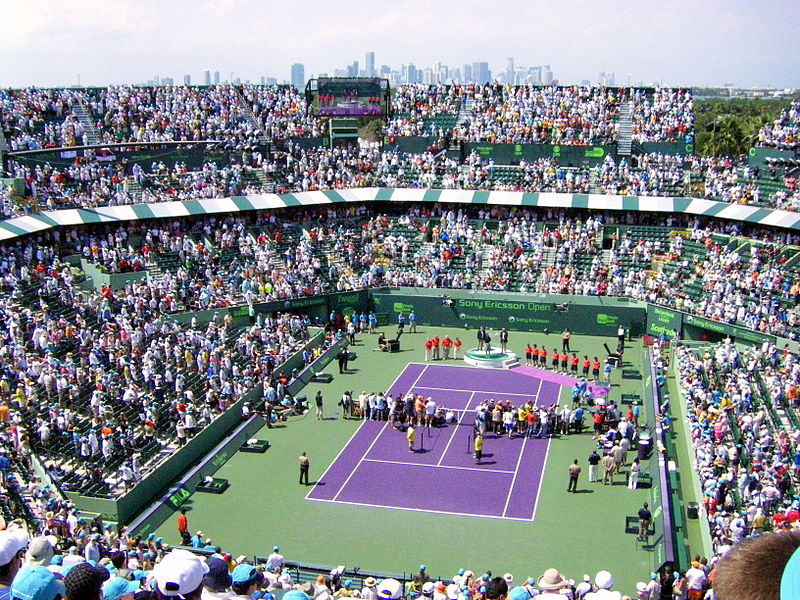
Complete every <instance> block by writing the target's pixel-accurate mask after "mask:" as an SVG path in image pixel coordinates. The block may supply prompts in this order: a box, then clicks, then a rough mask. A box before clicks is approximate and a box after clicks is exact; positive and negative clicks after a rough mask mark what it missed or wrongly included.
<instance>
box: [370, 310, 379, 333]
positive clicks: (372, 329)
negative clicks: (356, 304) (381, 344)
mask: <svg viewBox="0 0 800 600" xmlns="http://www.w3.org/2000/svg"><path fill="white" fill-rule="evenodd" d="M368 319H369V332H370V333H375V328H376V327H377V326H378V315H376V314H375V313H374V312H371V313H369V317H368Z"/></svg>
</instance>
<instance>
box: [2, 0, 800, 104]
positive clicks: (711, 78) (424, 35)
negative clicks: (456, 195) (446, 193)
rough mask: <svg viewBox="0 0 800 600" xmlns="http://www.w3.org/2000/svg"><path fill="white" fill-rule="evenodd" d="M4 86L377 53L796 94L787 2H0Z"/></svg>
mask: <svg viewBox="0 0 800 600" xmlns="http://www.w3.org/2000/svg"><path fill="white" fill-rule="evenodd" d="M0 14H2V15H3V23H4V26H3V35H2V36H0V87H20V86H27V85H38V86H64V85H72V84H75V83H76V82H77V81H78V76H80V82H81V83H82V84H84V85H105V84H109V83H132V82H142V81H146V80H148V79H152V78H153V76H154V75H159V76H162V77H163V76H171V77H174V78H175V80H176V81H177V82H181V81H182V78H183V75H184V74H191V76H192V81H193V82H194V83H199V82H201V80H202V74H203V71H204V70H205V69H210V70H212V71H215V70H219V71H220V72H221V74H222V77H223V79H227V78H228V77H230V74H231V73H233V74H234V77H239V78H241V79H242V80H243V81H244V80H245V79H251V80H253V81H257V80H258V79H259V77H260V76H262V75H266V76H268V77H269V76H271V77H277V78H278V80H279V81H280V80H288V78H289V69H290V66H291V64H292V63H294V62H301V63H304V64H305V66H306V75H307V76H309V75H311V74H317V73H320V72H328V73H331V74H332V72H333V70H334V69H335V68H342V67H343V66H344V65H346V64H347V63H350V62H352V61H353V60H358V61H359V62H360V63H361V64H362V65H363V62H364V53H365V52H366V51H367V50H372V51H374V52H375V54H376V64H377V66H380V65H382V64H388V65H391V66H393V67H398V66H399V65H400V64H402V63H407V62H412V63H414V64H415V65H416V66H417V68H423V67H425V66H430V65H432V64H433V63H434V62H435V61H441V62H442V63H445V64H447V65H449V66H451V67H460V66H461V65H463V64H464V63H472V62H475V61H488V62H489V63H490V68H491V69H492V70H493V72H495V73H497V72H499V71H500V70H501V69H504V68H505V65H506V58H507V57H509V56H513V57H514V58H515V61H516V64H517V65H525V66H532V65H543V64H549V65H551V68H552V70H553V72H554V73H555V75H556V77H557V78H558V79H559V80H560V81H561V82H562V83H578V82H580V81H581V80H583V79H588V80H590V81H592V82H595V81H596V79H597V75H598V73H599V72H601V71H613V72H615V73H616V79H617V83H623V84H624V83H625V82H626V80H627V74H628V73H630V74H631V79H632V81H633V82H636V81H645V82H650V81H653V80H656V79H659V80H661V81H663V82H664V84H666V85H672V86H689V85H722V84H725V83H732V84H735V85H737V86H741V87H751V86H770V87H777V88H785V87H795V88H800V43H798V41H797V37H796V34H793V31H792V28H793V27H794V28H796V26H797V23H800V2H798V1H788V0H760V1H744V0H695V1H683V0H680V1H678V0H676V1H672V0H665V1H662V2H650V1H645V0H641V1H639V2H635V1H627V0H594V1H592V0H561V1H559V0H552V1H551V0H528V1H524V2H523V1H517V0H507V1H505V2H486V1H478V0H459V1H451V0H426V1H425V2H420V1H418V0H396V1H392V2H387V1H385V0H371V1H369V0H327V1H325V2H323V1H319V0H297V1H295V2H275V1H274V0H195V1H186V0H160V1H159V0H104V1H103V2H98V1H96V0H70V1H69V2H63V1H59V2H56V1H55V0H0Z"/></svg>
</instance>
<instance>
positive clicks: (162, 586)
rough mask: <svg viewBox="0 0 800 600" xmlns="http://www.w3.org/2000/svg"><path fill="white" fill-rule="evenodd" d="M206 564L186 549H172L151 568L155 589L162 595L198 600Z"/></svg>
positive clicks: (184, 599) (205, 572)
mask: <svg viewBox="0 0 800 600" xmlns="http://www.w3.org/2000/svg"><path fill="white" fill-rule="evenodd" d="M207 573H208V565H207V564H206V563H205V561H204V560H202V558H200V557H199V556H197V555H196V554H192V553H191V552H189V551H188V550H180V549H179V550H173V551H172V552H170V553H169V554H167V555H166V556H165V557H164V559H163V560H162V561H161V562H160V563H158V564H157V565H156V567H155V569H153V578H154V579H155V582H156V590H157V591H158V593H159V595H161V596H164V597H168V598H169V597H174V596H182V597H183V600H199V598H200V597H201V595H202V592H203V578H204V577H205V576H206V574H207Z"/></svg>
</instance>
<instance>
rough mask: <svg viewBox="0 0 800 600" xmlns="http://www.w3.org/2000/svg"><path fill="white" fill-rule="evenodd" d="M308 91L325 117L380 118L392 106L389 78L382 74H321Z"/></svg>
mask: <svg viewBox="0 0 800 600" xmlns="http://www.w3.org/2000/svg"><path fill="white" fill-rule="evenodd" d="M306 94H307V95H308V96H309V98H308V100H309V103H310V105H311V107H312V110H313V112H314V113H315V114H317V115H319V116H322V117H364V116H373V117H380V116H383V115H385V114H387V111H388V108H389V99H390V97H389V81H388V80H387V79H381V78H379V77H320V78H319V79H315V80H311V81H310V82H309V85H308V87H307V88H306Z"/></svg>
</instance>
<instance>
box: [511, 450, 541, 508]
mask: <svg viewBox="0 0 800 600" xmlns="http://www.w3.org/2000/svg"><path fill="white" fill-rule="evenodd" d="M527 443H528V436H527V435H526V436H525V437H524V438H522V450H520V452H519V456H518V457H517V466H516V467H514V477H513V479H512V480H511V487H509V488H508V496H506V504H505V506H504V507H503V516H504V517H505V516H506V512H507V511H508V503H509V502H511V494H512V493H513V492H514V484H515V483H516V482H517V475H519V465H520V463H522V455H523V454H524V453H525V444H527ZM536 499H537V500H538V499H539V491H538V490H537V491H536ZM535 505H536V504H535V503H534V506H535ZM534 512H535V509H534Z"/></svg>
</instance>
